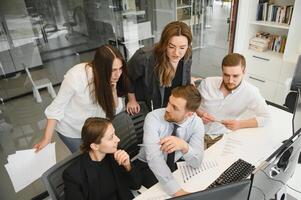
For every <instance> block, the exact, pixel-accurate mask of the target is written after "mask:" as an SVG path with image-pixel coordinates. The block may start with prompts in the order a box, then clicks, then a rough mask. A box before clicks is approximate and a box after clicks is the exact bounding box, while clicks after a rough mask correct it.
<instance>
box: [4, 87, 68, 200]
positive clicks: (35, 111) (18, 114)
mask: <svg viewBox="0 0 301 200" xmlns="http://www.w3.org/2000/svg"><path fill="white" fill-rule="evenodd" d="M56 89H57V88H56ZM41 94H42V99H43V102H42V103H41V104H38V103H36V102H35V99H34V98H33V95H27V96H25V97H22V98H20V99H16V100H12V101H9V102H7V103H5V104H4V105H0V110H1V111H2V112H3V113H2V116H4V119H5V122H4V120H2V121H0V163H1V164H0V199H1V200H24V199H31V198H32V197H34V196H35V195H37V194H39V193H41V192H43V191H45V188H44V186H43V184H42V182H41V180H37V181H35V182H34V183H33V184H31V185H30V186H28V187H26V188H25V189H23V190H21V191H20V192H18V193H15V192H14V189H13V186H12V184H11V181H10V179H9V176H8V174H7V172H6V170H5V168H4V165H5V164H6V163H7V156H8V155H9V154H12V153H15V151H16V150H23V149H29V148H32V146H33V144H35V143H36V142H37V141H39V139H40V138H41V137H42V135H43V130H44V127H45V123H46V120H45V116H44V109H45V108H46V106H47V105H48V104H49V103H50V102H51V100H52V99H51V97H50V96H49V94H48V93H47V91H43V92H41ZM53 140H54V141H55V142H56V156H57V161H59V160H62V159H63V158H65V157H66V156H67V155H69V154H70V152H69V150H67V148H66V147H65V145H64V144H63V143H62V142H61V140H60V139H59V138H58V137H57V136H55V137H54V139H53ZM37 165H38V163H37ZM24 173H28V172H24Z"/></svg>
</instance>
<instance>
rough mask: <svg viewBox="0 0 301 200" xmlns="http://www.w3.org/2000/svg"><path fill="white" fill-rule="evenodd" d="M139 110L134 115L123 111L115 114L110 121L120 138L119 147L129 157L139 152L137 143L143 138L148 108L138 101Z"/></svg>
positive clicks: (133, 156)
mask: <svg viewBox="0 0 301 200" xmlns="http://www.w3.org/2000/svg"><path fill="white" fill-rule="evenodd" d="M140 107H141V110H140V112H139V113H137V114H135V115H129V114H128V113H127V112H126V111H123V112H121V113H119V114H118V115H116V116H115V118H114V120H113V121H112V123H113V126H114V128H115V132H116V135H117V136H118V137H119V138H120V142H119V148H121V149H124V150H125V151H126V152H127V153H128V154H129V156H130V158H131V159H133V158H135V156H136V155H137V154H138V153H139V149H140V148H139V146H138V144H141V143H142V140H143V125H144V119H145V117H146V114H147V112H148V109H147V107H146V105H145V104H144V103H140Z"/></svg>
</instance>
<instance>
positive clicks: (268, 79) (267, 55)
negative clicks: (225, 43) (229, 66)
mask: <svg viewBox="0 0 301 200" xmlns="http://www.w3.org/2000/svg"><path fill="white" fill-rule="evenodd" d="M273 2H274V5H279V6H285V5H293V6H294V9H293V14H292V19H291V23H290V25H289V24H285V23H276V22H270V21H256V15H257V6H258V0H250V1H249V0H240V5H239V10H238V18H237V19H238V21H237V29H236V39H235V46H234V51H235V52H239V53H242V54H243V55H244V56H245V57H246V61H247V74H246V79H247V80H248V81H250V82H251V83H252V84H254V85H256V86H257V87H258V88H259V90H260V92H261V93H262V95H263V96H264V97H265V98H266V99H267V100H269V101H272V102H274V103H277V104H281V105H282V104H283V103H284V99H285V96H286V94H287V91H288V89H289V86H290V85H289V79H290V78H291V77H292V75H293V72H294V68H295V64H296V62H297V58H298V55H300V54H301V26H300V25H299V24H300V23H298V21H300V19H301V0H274V1H273ZM260 31H262V32H268V33H271V34H274V35H285V36H286V37H287V40H286V45H285V49H284V52H283V53H278V52H274V51H271V50H268V51H264V52H257V51H254V50H250V49H249V41H250V39H251V38H253V37H255V34H256V33H257V32H260Z"/></svg>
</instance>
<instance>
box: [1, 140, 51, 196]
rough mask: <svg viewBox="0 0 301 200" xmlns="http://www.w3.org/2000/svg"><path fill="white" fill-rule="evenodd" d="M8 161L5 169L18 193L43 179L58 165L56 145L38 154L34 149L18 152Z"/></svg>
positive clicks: (9, 157)
mask: <svg viewBox="0 0 301 200" xmlns="http://www.w3.org/2000/svg"><path fill="white" fill-rule="evenodd" d="M7 160H8V163H7V164H6V165H5V168H6V170H7V173H8V175H9V177H10V179H11V182H12V184H13V186H14V189H15V192H18V191H20V190H22V189H23V188H25V187H26V186H28V185H29V184H31V183H32V182H34V181H35V180H37V179H38V178H39V177H41V176H42V174H43V173H44V172H45V171H46V170H48V169H49V168H50V167H52V166H53V165H54V164H55V163H56V158H55V143H52V144H49V145H47V146H46V147H44V148H43V149H42V150H41V151H40V152H38V153H35V152H34V149H29V150H24V151H17V152H16V153H15V154H12V155H9V156H8V158H7ZM27 172H30V173H27Z"/></svg>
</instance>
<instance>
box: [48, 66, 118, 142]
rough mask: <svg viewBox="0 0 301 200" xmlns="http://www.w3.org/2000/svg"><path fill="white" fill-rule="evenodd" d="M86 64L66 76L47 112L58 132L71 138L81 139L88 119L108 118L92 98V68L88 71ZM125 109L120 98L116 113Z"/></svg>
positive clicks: (74, 68) (75, 67)
mask: <svg viewBox="0 0 301 200" xmlns="http://www.w3.org/2000/svg"><path fill="white" fill-rule="evenodd" d="M86 64H87V63H80V64H78V65H75V66H74V67H72V68H71V69H70V70H69V71H68V72H67V73H66V74H65V76H64V80H63V82H62V84H61V87H60V90H59V93H58V95H57V97H56V98H55V99H54V100H53V101H52V103H51V104H50V105H49V106H48V107H47V108H46V110H45V114H46V116H47V118H48V119H56V120H57V121H58V123H57V125H56V131H58V132H59V133H61V134H62V135H64V136H66V137H70V138H81V129H82V126H83V125H84V122H85V120H86V119H87V118H89V117H106V114H105V112H104V111H103V109H102V108H101V107H100V106H99V105H98V104H97V103H96V104H95V103H93V100H92V98H91V96H90V89H89V86H88V82H90V81H93V78H92V77H93V74H92V68H91V67H88V68H87V69H88V70H87V71H86V68H85V66H86ZM88 80H89V81H88ZM123 107H124V106H123V102H122V98H118V107H117V108H116V113H119V112H120V111H121V110H122V108H123Z"/></svg>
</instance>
